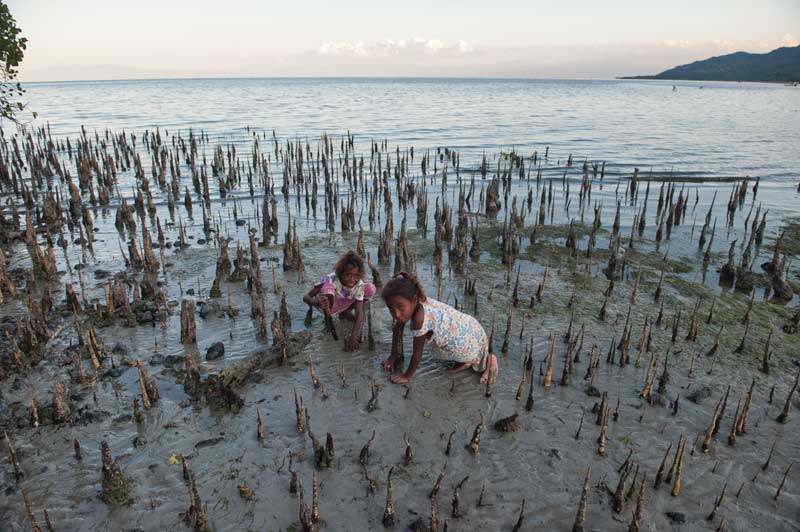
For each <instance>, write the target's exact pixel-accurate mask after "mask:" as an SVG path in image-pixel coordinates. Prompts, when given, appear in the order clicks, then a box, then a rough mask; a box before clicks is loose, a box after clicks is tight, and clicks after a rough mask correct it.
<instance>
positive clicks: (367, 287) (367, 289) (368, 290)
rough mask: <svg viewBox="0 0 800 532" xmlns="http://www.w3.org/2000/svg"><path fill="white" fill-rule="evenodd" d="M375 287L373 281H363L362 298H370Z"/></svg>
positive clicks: (373, 293)
mask: <svg viewBox="0 0 800 532" xmlns="http://www.w3.org/2000/svg"><path fill="white" fill-rule="evenodd" d="M376 291H377V289H376V288H375V285H374V284H373V283H365V284H364V299H365V300H367V299H372V296H374V295H375V292H376Z"/></svg>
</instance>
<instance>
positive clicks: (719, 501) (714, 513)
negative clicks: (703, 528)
mask: <svg viewBox="0 0 800 532" xmlns="http://www.w3.org/2000/svg"><path fill="white" fill-rule="evenodd" d="M727 489H728V483H727V482H726V483H725V484H724V485H723V486H722V491H721V492H719V495H717V497H716V498H715V499H714V507H713V508H712V509H711V513H710V514H708V517H706V521H709V522H711V521H713V520H714V518H715V517H716V516H717V511H718V510H719V507H720V506H722V501H723V500H724V499H725V491H726V490H727Z"/></svg>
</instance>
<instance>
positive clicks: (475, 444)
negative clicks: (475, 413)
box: [466, 414, 483, 454]
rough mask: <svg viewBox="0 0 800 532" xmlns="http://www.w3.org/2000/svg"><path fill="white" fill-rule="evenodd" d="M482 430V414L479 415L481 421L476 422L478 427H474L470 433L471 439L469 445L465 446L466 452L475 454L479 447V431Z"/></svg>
mask: <svg viewBox="0 0 800 532" xmlns="http://www.w3.org/2000/svg"><path fill="white" fill-rule="evenodd" d="M482 430H483V414H481V419H480V421H479V422H478V425H477V426H476V427H475V430H474V431H473V432H472V438H470V440H469V443H468V444H467V445H466V448H467V450H468V451H470V452H471V453H472V454H477V453H478V450H479V449H480V447H481V431H482Z"/></svg>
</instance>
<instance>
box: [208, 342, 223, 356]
mask: <svg viewBox="0 0 800 532" xmlns="http://www.w3.org/2000/svg"><path fill="white" fill-rule="evenodd" d="M223 356H225V345H223V343H222V342H215V343H213V344H211V347H209V348H208V350H207V351H206V360H217V359H220V358H222V357H223Z"/></svg>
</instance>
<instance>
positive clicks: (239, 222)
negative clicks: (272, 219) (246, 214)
mask: <svg viewBox="0 0 800 532" xmlns="http://www.w3.org/2000/svg"><path fill="white" fill-rule="evenodd" d="M245 224H247V220H242V219H241V218H239V219H238V220H236V225H238V226H239V227H242V226H244V225H245Z"/></svg>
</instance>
